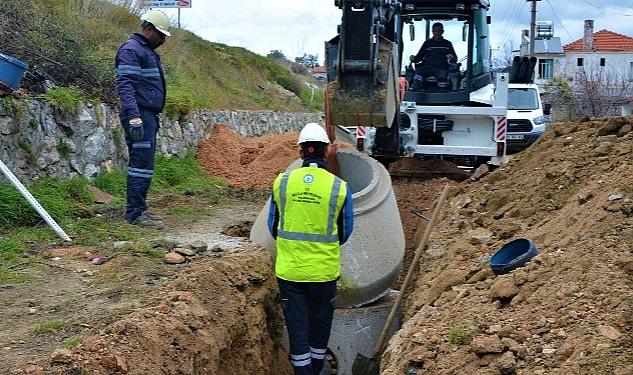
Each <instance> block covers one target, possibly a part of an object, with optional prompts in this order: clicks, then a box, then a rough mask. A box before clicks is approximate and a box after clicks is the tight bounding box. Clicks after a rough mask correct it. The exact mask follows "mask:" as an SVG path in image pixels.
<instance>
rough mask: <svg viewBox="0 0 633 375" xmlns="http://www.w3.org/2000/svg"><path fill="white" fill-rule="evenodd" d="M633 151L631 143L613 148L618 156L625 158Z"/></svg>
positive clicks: (619, 144)
mask: <svg viewBox="0 0 633 375" xmlns="http://www.w3.org/2000/svg"><path fill="white" fill-rule="evenodd" d="M632 149H633V145H631V143H628V142H627V143H618V144H616V145H615V146H613V151H614V153H615V154H616V155H617V156H623V155H626V154H630V153H631V150H632Z"/></svg>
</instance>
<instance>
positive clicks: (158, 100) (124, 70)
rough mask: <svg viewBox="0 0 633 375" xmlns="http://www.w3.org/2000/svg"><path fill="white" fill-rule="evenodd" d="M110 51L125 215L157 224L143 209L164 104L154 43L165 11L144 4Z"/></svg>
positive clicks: (163, 30)
mask: <svg viewBox="0 0 633 375" xmlns="http://www.w3.org/2000/svg"><path fill="white" fill-rule="evenodd" d="M142 20H143V24H142V29H141V31H140V32H139V33H134V35H132V37H130V39H128V40H127V41H126V42H125V43H123V45H122V46H121V47H120V48H119V50H118V52H117V55H116V62H115V66H116V87H117V92H118V94H119V98H120V100H121V109H120V112H119V118H120V119H121V125H122V126H123V129H124V131H125V141H126V143H127V146H128V152H129V165H128V175H127V205H126V209H125V219H126V220H127V221H128V222H129V223H131V224H135V225H140V226H143V227H149V228H154V229H162V226H163V225H162V224H163V223H162V220H161V219H160V218H159V217H157V216H154V215H151V214H149V213H148V212H147V209H148V207H147V191H148V190H149V186H150V184H151V182H152V176H153V175H154V155H155V153H156V133H157V131H158V126H159V123H158V114H159V113H160V112H161V111H162V110H163V107H164V106H165V95H166V86H165V76H164V74H163V68H162V66H161V63H160V57H159V56H158V54H157V53H156V52H155V49H156V48H158V47H160V46H161V45H162V44H163V43H165V38H166V37H167V36H169V35H170V34H169V23H170V21H169V17H167V15H166V14H165V13H163V12H161V11H159V10H150V11H149V12H147V13H146V14H145V16H143V17H142Z"/></svg>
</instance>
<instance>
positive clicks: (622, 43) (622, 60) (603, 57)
mask: <svg viewBox="0 0 633 375" xmlns="http://www.w3.org/2000/svg"><path fill="white" fill-rule="evenodd" d="M563 50H564V51H565V57H564V58H563V60H562V61H561V70H560V74H561V75H565V76H573V75H574V74H575V73H576V72H578V71H580V70H584V71H585V72H587V73H588V74H591V73H593V74H595V73H597V72H602V73H603V74H604V75H609V76H612V77H614V78H615V79H616V80H618V81H620V80H627V81H632V80H633V38H632V37H630V36H627V35H622V34H618V33H615V32H613V31H609V30H606V29H602V30H600V31H598V32H594V31H593V20H586V21H585V29H584V36H583V38H581V39H578V40H576V41H574V42H571V43H569V44H567V45H565V46H563Z"/></svg>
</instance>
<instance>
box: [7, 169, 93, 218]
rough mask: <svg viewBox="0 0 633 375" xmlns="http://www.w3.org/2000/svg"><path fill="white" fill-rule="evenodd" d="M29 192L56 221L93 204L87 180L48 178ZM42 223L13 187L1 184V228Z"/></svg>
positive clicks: (34, 185) (34, 184) (36, 183)
mask: <svg viewBox="0 0 633 375" xmlns="http://www.w3.org/2000/svg"><path fill="white" fill-rule="evenodd" d="M29 191H30V192H31V194H32V195H33V196H34V197H35V199H37V201H38V202H39V203H40V204H41V205H42V207H44V209H45V210H46V211H47V212H48V213H49V214H50V215H51V216H52V217H53V219H55V221H57V222H60V221H64V220H68V219H71V218H72V217H73V215H74V214H75V213H76V212H84V211H85V207H86V205H89V204H91V203H92V194H91V193H90V192H89V191H88V180H86V179H85V178H73V179H70V180H66V181H60V180H57V179H53V178H48V177H45V178H42V179H40V180H37V181H36V182H35V183H33V184H31V185H30V186H29ZM41 221H42V219H41V217H40V216H39V214H38V213H37V211H35V209H33V207H31V205H30V204H29V203H28V202H27V200H26V199H24V197H22V195H21V194H20V193H19V192H18V191H17V190H16V189H15V188H14V187H13V186H12V185H10V184H8V183H5V184H0V228H16V227H29V226H35V225H37V224H39V223H40V222H41Z"/></svg>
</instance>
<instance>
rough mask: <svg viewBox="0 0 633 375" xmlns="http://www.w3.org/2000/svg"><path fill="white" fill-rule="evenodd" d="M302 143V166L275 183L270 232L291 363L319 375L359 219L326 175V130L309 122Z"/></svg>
mask: <svg viewBox="0 0 633 375" xmlns="http://www.w3.org/2000/svg"><path fill="white" fill-rule="evenodd" d="M297 143H298V144H299V145H300V146H301V151H300V155H301V158H302V159H303V164H302V167H301V168H298V169H294V170H292V171H288V172H284V173H281V174H280V175H279V176H277V178H276V179H275V182H274V183H273V193H272V199H271V204H270V211H269V215H268V229H269V230H270V233H271V234H272V236H273V237H275V238H276V248H277V252H276V259H275V274H276V275H277V283H278V285H279V294H280V298H281V306H282V309H283V313H284V318H285V320H286V328H287V329H288V337H289V341H290V362H291V363H292V366H293V368H294V373H295V375H304V374H305V375H316V374H318V373H319V372H321V369H322V368H323V361H324V359H325V354H326V351H327V343H328V340H329V338H330V330H331V328H332V318H333V316H334V307H335V301H336V281H337V280H338V278H339V275H340V253H341V248H340V245H341V244H343V243H345V241H347V239H348V238H349V236H350V235H351V233H352V228H353V226H354V216H353V208H352V192H351V190H350V188H349V186H348V185H347V183H346V182H345V181H343V180H342V179H340V178H339V177H337V176H335V175H333V174H332V173H330V172H328V170H327V164H326V162H325V159H324V156H325V154H326V151H327V148H328V146H329V139H328V136H327V134H326V132H325V129H323V127H322V126H320V125H318V124H316V123H309V124H307V125H306V126H305V127H304V128H303V129H302V130H301V133H300V134H299V141H298V142H297Z"/></svg>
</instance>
